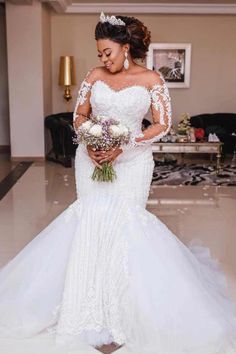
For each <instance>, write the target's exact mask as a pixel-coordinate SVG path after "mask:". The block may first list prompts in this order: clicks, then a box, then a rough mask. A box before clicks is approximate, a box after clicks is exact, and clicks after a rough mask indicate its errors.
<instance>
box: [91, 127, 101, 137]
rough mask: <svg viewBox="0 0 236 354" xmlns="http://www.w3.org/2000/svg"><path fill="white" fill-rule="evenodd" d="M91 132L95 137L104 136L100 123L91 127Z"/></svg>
mask: <svg viewBox="0 0 236 354" xmlns="http://www.w3.org/2000/svg"><path fill="white" fill-rule="evenodd" d="M89 133H90V134H91V135H93V136H95V137H100V136H102V127H101V126H100V125H98V124H94V125H93V126H92V127H91V128H90V129H89Z"/></svg>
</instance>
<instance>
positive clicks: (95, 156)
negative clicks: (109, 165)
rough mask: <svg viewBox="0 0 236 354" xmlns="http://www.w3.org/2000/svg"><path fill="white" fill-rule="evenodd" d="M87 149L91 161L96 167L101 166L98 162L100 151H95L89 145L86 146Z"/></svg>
mask: <svg viewBox="0 0 236 354" xmlns="http://www.w3.org/2000/svg"><path fill="white" fill-rule="evenodd" d="M87 151H88V155H89V157H90V158H91V160H92V161H93V163H94V164H95V165H96V166H97V167H99V168H102V165H100V164H99V161H100V160H101V151H96V150H95V149H93V148H92V147H91V146H87Z"/></svg>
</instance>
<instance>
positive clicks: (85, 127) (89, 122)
mask: <svg viewBox="0 0 236 354" xmlns="http://www.w3.org/2000/svg"><path fill="white" fill-rule="evenodd" d="M92 125H93V123H92V122H91V120H87V121H86V122H84V123H83V124H81V128H82V129H84V130H89V129H90V128H91V126H92Z"/></svg>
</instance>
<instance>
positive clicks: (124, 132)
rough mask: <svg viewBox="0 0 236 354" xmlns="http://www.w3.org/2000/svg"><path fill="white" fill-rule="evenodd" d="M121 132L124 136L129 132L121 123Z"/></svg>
mask: <svg viewBox="0 0 236 354" xmlns="http://www.w3.org/2000/svg"><path fill="white" fill-rule="evenodd" d="M121 132H122V134H123V135H124V136H127V135H128V134H129V129H128V128H127V127H126V126H125V125H122V126H121Z"/></svg>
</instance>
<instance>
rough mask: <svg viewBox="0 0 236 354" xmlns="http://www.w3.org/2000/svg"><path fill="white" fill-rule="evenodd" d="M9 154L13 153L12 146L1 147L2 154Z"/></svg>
mask: <svg viewBox="0 0 236 354" xmlns="http://www.w3.org/2000/svg"><path fill="white" fill-rule="evenodd" d="M3 152H4V153H8V152H11V147H10V145H0V153H3Z"/></svg>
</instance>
